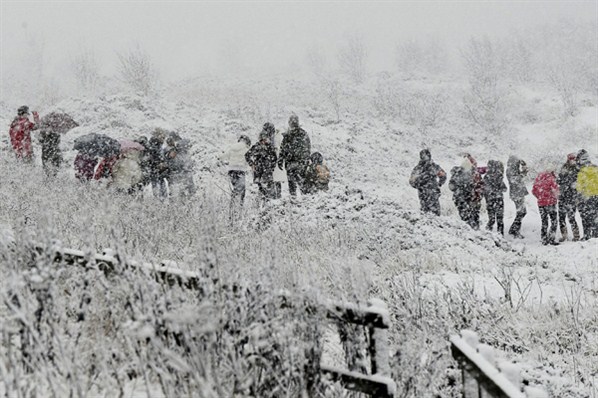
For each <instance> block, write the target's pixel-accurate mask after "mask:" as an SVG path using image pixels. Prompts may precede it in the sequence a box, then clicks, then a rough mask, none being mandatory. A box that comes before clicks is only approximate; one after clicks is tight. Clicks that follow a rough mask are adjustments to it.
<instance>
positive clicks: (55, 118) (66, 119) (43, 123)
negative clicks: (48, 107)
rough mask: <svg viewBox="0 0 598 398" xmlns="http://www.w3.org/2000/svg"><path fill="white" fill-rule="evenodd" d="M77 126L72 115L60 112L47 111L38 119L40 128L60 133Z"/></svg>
mask: <svg viewBox="0 0 598 398" xmlns="http://www.w3.org/2000/svg"><path fill="white" fill-rule="evenodd" d="M77 126H79V124H78V123H77V122H75V121H74V120H73V118H72V117H70V116H69V115H67V114H66V113H61V112H51V113H48V114H47V115H45V116H44V117H42V119H41V120H40V128H41V130H46V131H53V132H55V133H60V134H64V133H66V132H67V131H69V130H71V129H74V128H75V127H77Z"/></svg>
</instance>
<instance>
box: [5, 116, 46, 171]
mask: <svg viewBox="0 0 598 398" xmlns="http://www.w3.org/2000/svg"><path fill="white" fill-rule="evenodd" d="M38 125H39V115H38V113H37V112H33V122H31V121H30V120H29V107H28V106H26V105H23V106H22V107H20V108H19V109H18V110H17V117H15V119H14V120H13V121H12V123H11V124H10V131H9V135H10V144H11V145H12V149H13V150H14V151H15V154H16V155H17V159H23V160H25V161H27V162H31V161H32V160H33V148H32V147H31V131H32V130H36V129H37V128H38Z"/></svg>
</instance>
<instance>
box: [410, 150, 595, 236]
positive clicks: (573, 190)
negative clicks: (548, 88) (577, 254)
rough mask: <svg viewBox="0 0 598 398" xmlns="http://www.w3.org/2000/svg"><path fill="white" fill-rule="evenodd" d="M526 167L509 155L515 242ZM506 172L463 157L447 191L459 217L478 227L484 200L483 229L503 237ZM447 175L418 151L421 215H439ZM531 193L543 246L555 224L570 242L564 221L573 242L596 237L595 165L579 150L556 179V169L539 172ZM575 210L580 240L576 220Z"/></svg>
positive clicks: (497, 164) (415, 182)
mask: <svg viewBox="0 0 598 398" xmlns="http://www.w3.org/2000/svg"><path fill="white" fill-rule="evenodd" d="M527 173H528V168H527V164H526V163H525V161H523V160H522V159H520V158H518V157H516V156H510V157H509V159H508V161H507V167H506V177H507V182H508V184H509V197H510V199H511V200H512V201H513V202H514V204H515V209H516V214H515V219H514V220H513V223H512V224H511V227H510V228H509V231H508V233H509V234H510V235H511V236H513V237H514V238H520V239H521V238H523V236H522V235H521V223H522V220H523V218H524V217H525V215H526V214H527V210H526V206H525V196H527V195H528V194H529V192H528V190H527V188H526V186H525V177H526V176H527ZM504 175H505V169H504V166H503V163H502V162H501V161H498V160H490V161H488V165H487V166H486V167H479V166H478V165H477V162H476V160H475V159H474V158H473V157H472V156H471V155H470V154H464V156H463V159H462V163H461V164H460V165H459V166H455V167H453V168H452V169H451V176H450V180H449V189H450V190H451V191H452V193H453V202H454V203H455V206H456V207H457V210H458V212H459V216H460V217H461V219H462V220H463V221H465V222H466V223H467V224H469V225H470V226H471V227H472V228H474V229H479V227H480V209H481V203H482V199H485V200H486V210H487V212H488V224H487V225H486V228H487V229H488V230H493V228H494V225H495V224H496V228H497V231H498V232H499V233H500V234H502V235H504V193H505V192H506V191H507V185H506V184H505V182H504ZM447 179H448V176H447V175H446V173H445V171H444V170H443V169H442V168H441V167H440V166H439V165H438V164H436V163H435V162H434V161H433V160H432V156H431V154H430V151H429V150H427V149H424V150H422V151H421V152H420V161H419V163H418V164H417V166H416V167H415V168H414V169H413V171H412V173H411V177H410V179H409V183H410V184H411V186H412V187H414V188H416V189H417V190H418V194H419V200H420V204H421V210H422V211H423V212H430V213H433V214H436V215H440V200H439V199H440V187H441V186H442V185H443V184H444V183H445V182H446V181H447ZM532 194H533V195H534V196H535V197H536V198H537V201H538V208H539V212H540V217H541V220H542V226H541V232H540V235H541V241H542V244H544V245H548V244H552V245H556V244H558V243H559V242H558V241H557V239H556V231H557V225H558V226H560V232H561V238H560V241H561V242H563V241H565V240H567V239H568V238H569V233H568V227H567V221H568V222H569V225H570V227H571V232H572V239H573V240H575V241H577V240H580V239H584V240H586V239H591V238H597V237H598V166H596V165H594V164H592V163H591V161H590V159H589V156H588V153H587V151H585V150H583V149H582V150H580V151H579V152H577V153H571V154H569V155H567V160H566V162H565V164H564V165H563V166H562V167H561V169H560V170H559V172H558V174H557V173H556V172H555V170H547V171H544V172H541V173H540V174H539V175H538V176H537V177H536V179H535V181H534V184H533V188H532ZM578 210H579V214H580V216H581V220H582V228H583V237H582V236H581V233H580V229H579V226H578V224H577V221H576V219H575V214H576V212H577V211H578Z"/></svg>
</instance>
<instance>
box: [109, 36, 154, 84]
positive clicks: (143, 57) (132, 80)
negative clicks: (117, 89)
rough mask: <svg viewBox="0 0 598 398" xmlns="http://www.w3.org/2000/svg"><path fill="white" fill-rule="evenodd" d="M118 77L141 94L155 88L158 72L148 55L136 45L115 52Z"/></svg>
mask: <svg viewBox="0 0 598 398" xmlns="http://www.w3.org/2000/svg"><path fill="white" fill-rule="evenodd" d="M117 56H118V73H119V77H120V79H121V80H122V82H124V83H125V84H127V85H128V86H129V87H130V88H131V89H133V90H134V91H137V92H140V93H142V94H143V95H147V94H149V93H150V92H151V91H153V90H154V89H155V88H156V85H157V79H158V74H157V70H156V67H155V66H154V63H153V61H152V59H151V57H150V55H149V54H148V53H147V52H146V51H145V50H144V49H143V48H141V46H139V45H136V46H133V47H131V48H129V49H128V50H126V51H124V52H120V53H117Z"/></svg>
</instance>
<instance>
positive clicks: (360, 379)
mask: <svg viewBox="0 0 598 398" xmlns="http://www.w3.org/2000/svg"><path fill="white" fill-rule="evenodd" d="M320 369H321V371H322V374H323V375H324V377H328V378H329V379H330V380H332V381H338V382H340V383H341V384H342V385H343V387H344V388H346V389H348V390H352V391H357V392H361V393H364V394H369V395H371V396H373V397H377V398H378V397H379V398H393V397H394V394H395V385H394V382H393V381H392V380H390V379H389V378H386V377H380V376H368V375H364V374H361V373H357V372H348V371H344V370H340V369H335V368H332V367H328V366H321V368H320Z"/></svg>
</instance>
